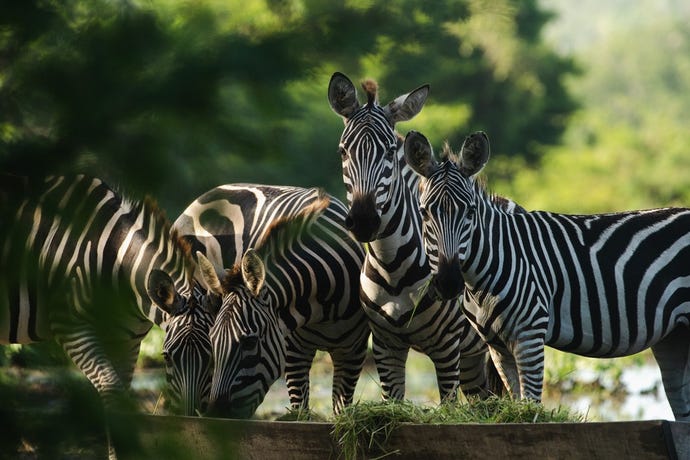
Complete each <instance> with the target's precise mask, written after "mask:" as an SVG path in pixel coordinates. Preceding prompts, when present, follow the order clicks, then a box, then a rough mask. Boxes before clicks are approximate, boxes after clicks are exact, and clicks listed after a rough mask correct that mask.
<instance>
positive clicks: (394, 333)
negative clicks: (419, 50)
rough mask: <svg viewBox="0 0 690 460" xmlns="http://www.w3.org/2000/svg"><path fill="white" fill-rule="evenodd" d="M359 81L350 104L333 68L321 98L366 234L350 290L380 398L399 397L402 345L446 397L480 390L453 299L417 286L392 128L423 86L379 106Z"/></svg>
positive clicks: (352, 219)
mask: <svg viewBox="0 0 690 460" xmlns="http://www.w3.org/2000/svg"><path fill="white" fill-rule="evenodd" d="M364 86H365V90H366V92H367V95H368V101H367V103H366V104H364V105H360V103H359V101H358V100H357V92H356V90H355V87H354V85H353V84H352V82H351V81H350V80H349V79H348V78H347V77H346V76H345V75H342V74H340V73H336V74H334V75H333V77H332V78H331V82H330V85H329V90H328V96H329V102H330V104H331V107H332V108H333V110H334V111H335V112H336V113H337V114H339V115H341V116H342V117H343V119H344V121H345V129H344V131H343V133H342V136H341V138H340V145H339V149H340V154H341V156H342V167H343V181H344V183H345V187H346V190H347V200H348V203H349V212H348V215H347V219H346V226H347V227H348V229H349V230H350V231H351V232H352V233H353V235H354V236H355V237H356V238H357V239H358V240H360V241H364V242H368V252H367V256H366V259H365V262H364V267H363V271H362V274H361V277H360V281H361V292H360V296H361V298H362V301H363V305H364V308H365V312H366V313H367V315H368V317H369V319H370V323H371V328H372V335H373V351H374V358H375V360H376V366H377V369H378V372H379V376H380V379H381V385H382V390H383V397H384V399H388V398H396V399H402V398H404V395H405V361H406V359H407V354H408V351H409V349H410V348H414V349H415V350H417V351H420V352H422V353H424V354H426V355H427V356H429V358H431V360H432V361H433V363H434V365H435V367H436V377H437V381H438V388H439V393H440V396H441V398H442V399H446V398H451V397H455V395H456V390H457V389H458V385H459V386H460V388H461V389H462V391H463V392H464V393H466V394H475V393H478V394H486V371H485V366H486V364H487V360H488V358H487V357H488V353H487V347H486V344H485V343H484V342H483V341H482V340H481V339H480V337H479V336H478V334H477V333H476V331H474V329H473V328H472V327H471V325H470V323H469V322H468V320H467V318H465V316H464V315H463V313H462V310H461V308H460V307H459V302H458V301H457V300H446V301H438V300H436V299H435V298H434V297H433V296H432V295H429V294H428V293H426V292H424V291H425V288H426V285H427V283H428V281H429V279H430V270H429V264H428V261H427V257H426V254H425V253H424V248H423V243H422V229H421V219H420V217H419V209H418V207H419V204H418V187H417V182H418V179H417V176H416V175H415V174H414V173H413V172H412V170H411V169H410V168H409V167H407V165H406V164H405V161H404V159H403V149H402V139H400V136H399V135H398V134H397V133H396V132H395V131H394V126H395V124H396V123H397V122H399V121H404V120H408V119H410V118H412V117H413V116H415V115H416V114H417V113H418V112H419V111H420V110H421V108H422V106H423V104H424V102H425V100H426V97H427V94H428V90H429V88H428V87H427V86H422V87H420V88H418V89H416V90H414V91H412V92H410V93H409V94H406V95H403V96H400V97H398V98H397V99H395V100H394V101H392V102H391V103H389V104H388V105H386V106H380V105H379V104H378V102H377V100H376V90H375V84H373V83H372V82H368V83H365V85H364Z"/></svg>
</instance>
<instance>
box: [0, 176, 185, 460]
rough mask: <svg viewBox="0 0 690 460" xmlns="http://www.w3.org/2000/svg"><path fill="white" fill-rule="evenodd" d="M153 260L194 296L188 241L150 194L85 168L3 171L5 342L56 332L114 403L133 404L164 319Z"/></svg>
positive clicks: (0, 316) (1, 318)
mask: <svg viewBox="0 0 690 460" xmlns="http://www.w3.org/2000/svg"><path fill="white" fill-rule="evenodd" d="M154 268H155V269H159V270H162V271H164V272H165V273H166V274H167V276H168V278H169V279H170V280H171V282H172V283H173V284H174V286H175V288H176V290H177V291H178V292H180V293H181V294H182V295H183V296H185V298H186V299H188V300H187V301H186V303H190V302H195V301H196V297H195V296H194V295H193V291H194V282H193V277H192V275H193V273H194V270H195V267H194V261H193V259H192V258H191V254H190V251H189V247H188V245H187V244H186V243H184V242H182V241H181V240H179V239H178V238H176V237H175V236H174V235H173V236H171V235H170V223H169V222H168V220H167V219H166V218H165V216H164V215H163V213H162V211H161V210H160V209H159V208H158V206H157V205H156V204H155V202H154V201H153V200H151V199H149V198H147V199H144V200H142V201H129V200H127V199H124V198H123V197H122V196H121V195H120V194H119V193H117V192H116V191H114V190H113V189H112V188H111V187H110V186H108V185H107V184H106V183H105V182H103V181H102V180H101V179H98V178H94V177H89V176H85V175H77V176H51V177H48V178H45V179H44V178H40V179H38V178H26V177H18V176H11V175H3V176H2V180H1V181H0V273H2V277H0V343H2V344H28V343H32V342H40V341H45V340H51V339H54V340H56V341H57V342H58V343H59V344H60V345H61V346H62V348H63V349H64V351H65V352H66V354H67V355H68V356H69V358H70V359H71V360H72V361H73V362H74V364H75V365H76V366H77V367H78V368H79V369H80V370H81V372H82V373H83V374H84V375H85V376H86V377H87V379H88V380H89V381H90V382H91V384H92V385H93V386H94V387H95V389H96V390H97V391H98V393H99V395H100V396H101V399H102V401H103V404H104V406H105V408H106V410H108V411H110V412H112V411H113V410H115V411H120V410H122V409H123V407H130V404H131V401H130V400H129V398H127V388H128V387H129V385H130V382H131V379H132V374H133V370H134V365H135V360H136V357H137V355H138V352H139V347H140V344H141V341H142V339H143V337H144V336H145V335H146V333H147V332H148V331H149V329H150V328H151V327H152V325H153V324H158V325H161V327H165V321H166V320H167V319H168V315H167V314H166V312H164V311H162V310H160V309H158V308H156V307H154V305H153V304H152V302H151V300H150V298H149V296H148V293H147V289H146V280H147V278H148V275H149V273H150V272H151V271H152V270H153V269H154ZM184 306H185V305H182V304H181V302H179V305H178V307H180V308H181V307H184ZM111 455H114V450H112V447H111Z"/></svg>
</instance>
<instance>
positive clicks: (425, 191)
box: [404, 131, 489, 299]
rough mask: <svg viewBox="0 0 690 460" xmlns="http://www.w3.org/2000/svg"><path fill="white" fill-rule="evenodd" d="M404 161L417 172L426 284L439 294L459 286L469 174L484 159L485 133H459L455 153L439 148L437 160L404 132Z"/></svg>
mask: <svg viewBox="0 0 690 460" xmlns="http://www.w3.org/2000/svg"><path fill="white" fill-rule="evenodd" d="M404 148H405V160H406V161H407V163H408V164H409V165H410V167H411V168H412V169H413V170H414V171H415V172H416V173H417V174H419V175H420V176H421V177H422V179H421V182H420V189H421V194H420V199H419V201H420V203H419V204H420V206H419V210H420V213H421V215H422V232H423V235H424V245H425V248H426V252H427V254H428V255H429V265H430V268H431V272H432V275H433V276H432V282H431V286H432V288H433V289H434V291H435V293H436V295H437V296H438V297H440V298H441V299H452V298H455V297H457V296H458V295H459V294H460V293H461V292H462V290H463V287H464V281H463V278H462V271H461V270H462V266H463V264H464V263H465V261H466V260H467V254H468V250H469V247H470V244H471V240H472V233H473V229H474V228H475V227H476V225H477V204H476V202H475V201H476V191H475V185H474V179H473V177H472V176H474V175H475V174H477V173H478V172H479V171H480V170H481V169H482V168H483V167H484V165H485V164H486V162H487V161H488V159H489V138H488V137H487V136H486V134H484V133H483V132H481V131H480V132H476V133H473V134H470V135H469V136H467V137H466V138H465V142H464V143H463V146H462V150H461V152H460V154H459V155H457V156H456V155H454V154H452V153H451V152H450V151H448V150H446V151H444V155H443V158H442V161H441V162H440V163H439V162H438V161H437V160H436V158H435V157H434V154H433V151H432V149H431V144H429V141H428V140H427V138H426V137H424V135H422V134H420V133H418V132H415V131H410V132H409V133H408V134H407V136H406V138H405V147H404Z"/></svg>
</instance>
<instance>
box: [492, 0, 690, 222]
mask: <svg viewBox="0 0 690 460" xmlns="http://www.w3.org/2000/svg"><path fill="white" fill-rule="evenodd" d="M543 3H544V4H546V5H548V8H549V9H555V10H558V11H561V12H563V13H565V16H563V19H562V20H559V21H558V22H555V23H553V25H552V26H550V29H548V30H547V31H546V32H547V33H546V35H547V36H548V37H550V38H549V41H550V43H552V44H553V45H554V46H557V47H558V48H561V49H563V50H566V51H568V52H569V53H571V54H569V55H570V56H572V57H573V58H574V59H576V61H577V62H578V64H579V67H580V68H582V69H583V72H582V74H581V75H578V76H577V78H569V79H568V81H567V87H568V88H569V90H570V92H571V94H573V96H574V97H575V98H576V100H578V101H579V103H580V104H581V108H580V109H579V110H578V111H576V112H575V113H574V114H573V117H572V119H571V120H570V122H569V124H568V128H567V129H566V131H565V133H564V136H563V139H562V144H561V145H559V146H556V147H550V148H548V149H547V150H546V151H545V152H544V155H543V156H542V158H541V159H540V161H539V162H537V163H532V164H529V163H527V162H525V161H523V160H522V159H520V158H518V159H515V160H514V161H500V160H499V161H497V162H496V163H494V164H493V166H490V167H489V168H487V174H488V175H490V176H491V177H492V178H496V180H495V181H494V180H490V184H491V185H492V188H493V189H494V190H495V191H497V192H500V193H503V194H506V195H508V196H511V197H513V198H514V199H516V201H518V202H519V203H521V204H523V205H524V206H525V207H527V208H528V209H546V210H550V211H557V212H569V213H591V212H610V211H622V210H628V209H643V208H652V207H663V206H685V207H687V206H690V179H689V176H688V171H690V154H689V152H688V145H690V131H689V130H688V126H690V96H689V95H690V27H689V26H688V24H690V5H688V3H687V2H682V1H678V0H669V1H663V2H661V1H655V0H641V1H640V2H635V5H634V6H633V5H631V4H630V3H629V2H626V1H624V0H614V1H611V2H600V1H597V0H583V1H578V2H569V1H567V0H545V1H544V2H543ZM545 7H546V6H545ZM489 135H490V136H491V133H489Z"/></svg>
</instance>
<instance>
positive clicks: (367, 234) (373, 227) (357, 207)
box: [345, 194, 381, 242]
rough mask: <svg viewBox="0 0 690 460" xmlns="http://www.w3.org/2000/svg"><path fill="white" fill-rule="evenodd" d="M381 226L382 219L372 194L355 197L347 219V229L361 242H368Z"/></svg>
mask: <svg viewBox="0 0 690 460" xmlns="http://www.w3.org/2000/svg"><path fill="white" fill-rule="evenodd" d="M380 225H381V218H380V217H379V215H378V213H377V212H376V201H375V200H374V196H373V195H372V194H367V195H359V196H355V197H354V198H353V200H352V204H351V205H350V211H349V212H348V213H347V216H346V217H345V228H347V229H348V230H349V231H350V232H351V233H352V235H353V236H354V237H355V239H357V240H358V241H361V242H368V241H371V240H372V239H374V236H375V234H376V232H377V230H378V228H379V226H380Z"/></svg>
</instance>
